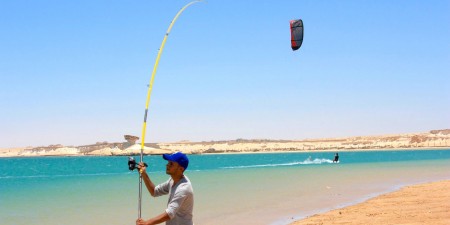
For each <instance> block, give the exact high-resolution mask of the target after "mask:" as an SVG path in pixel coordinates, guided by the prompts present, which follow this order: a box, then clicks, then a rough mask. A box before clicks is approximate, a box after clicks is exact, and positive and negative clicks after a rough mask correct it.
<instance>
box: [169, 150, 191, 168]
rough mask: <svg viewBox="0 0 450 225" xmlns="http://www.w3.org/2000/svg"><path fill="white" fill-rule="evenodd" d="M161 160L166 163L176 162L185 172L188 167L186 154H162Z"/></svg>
mask: <svg viewBox="0 0 450 225" xmlns="http://www.w3.org/2000/svg"><path fill="white" fill-rule="evenodd" d="M163 158H164V159H165V160H167V161H172V162H177V163H178V164H179V165H180V166H181V167H183V168H184V170H186V169H187V168H188V165H189V159H188V157H187V156H186V154H183V153H182V152H175V153H173V154H163Z"/></svg>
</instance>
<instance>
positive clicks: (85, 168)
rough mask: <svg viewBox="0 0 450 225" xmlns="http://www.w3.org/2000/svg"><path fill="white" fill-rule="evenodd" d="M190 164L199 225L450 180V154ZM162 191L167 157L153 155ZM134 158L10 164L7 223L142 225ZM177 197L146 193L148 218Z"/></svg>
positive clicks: (2, 164) (5, 174)
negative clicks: (131, 168) (131, 160)
mask: <svg viewBox="0 0 450 225" xmlns="http://www.w3.org/2000/svg"><path fill="white" fill-rule="evenodd" d="M339 155H340V162H339V163H333V162H332V159H333V157H334V152H316V153H314V152H302V153H267V154H266V153H255V154H214V155H190V156H189V159H190V165H189V168H188V170H187V171H186V175H187V176H188V177H189V178H190V180H191V181H192V183H193V187H194V193H195V205H194V222H195V224H196V225H203V224H211V225H221V224H223V225H230V224H245V225H248V224H250V225H251V224H277V225H278V224H288V223H290V222H292V221H294V220H297V219H301V218H304V217H305V216H308V215H312V214H315V213H319V212H324V211H328V210H330V209H335V208H339V207H343V206H347V205H351V204H355V203H358V202H362V201H364V200H366V199H368V198H371V197H374V196H377V195H379V194H382V193H386V192H389V191H393V190H396V189H398V188H400V187H403V186H405V185H412V184H417V183H423V182H430V181H438V180H448V179H450V149H445V150H407V151H406V150H405V151H352V152H339ZM144 161H145V162H146V163H148V164H149V169H148V171H149V174H150V176H151V178H152V179H153V181H154V183H160V182H163V181H165V180H167V179H168V176H167V175H166V174H165V172H164V171H165V164H166V161H165V160H163V159H162V157H161V156H145V157H144ZM127 162H128V157H125V156H117V157H93V156H89V157H87V156H83V157H31V158H0V224H2V225H21V224H45V225H60V224H66V225H91V224H92V225H95V224H113V225H125V224H129V225H131V224H135V221H136V218H137V209H138V206H137V204H138V181H139V178H138V174H137V172H136V171H129V170H128V165H127ZM166 204H167V196H162V197H159V198H152V197H150V195H149V194H148V192H146V189H145V186H144V193H143V206H142V216H143V217H144V218H150V217H153V216H155V215H158V214H160V213H162V212H163V211H164V209H165V206H166Z"/></svg>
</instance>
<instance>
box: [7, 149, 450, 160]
mask: <svg viewBox="0 0 450 225" xmlns="http://www.w3.org/2000/svg"><path fill="white" fill-rule="evenodd" d="M435 150H450V147H418V148H386V149H381V148H378V149H377V148H372V149H336V150H330V149H325V150H292V151H239V152H238V151H230V152H214V153H187V154H188V155H243V154H278V153H283V154H284V153H320V152H324V153H336V152H337V153H341V152H388V151H435ZM151 155H162V154H144V155H143V156H151ZM124 156H125V157H130V156H131V157H134V156H140V155H139V154H120V155H108V154H104V155H96V154H58V155H50V154H49V155H46V154H42V155H9V156H8V155H6V156H5V155H1V154H0V158H35V157H124Z"/></svg>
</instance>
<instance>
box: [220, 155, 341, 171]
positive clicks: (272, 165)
mask: <svg viewBox="0 0 450 225" xmlns="http://www.w3.org/2000/svg"><path fill="white" fill-rule="evenodd" d="M325 163H333V160H330V159H318V158H316V159H314V160H311V158H308V159H306V160H304V161H301V162H290V163H275V164H261V165H248V166H227V167H221V169H242V168H258V167H277V166H296V165H310V164H325Z"/></svg>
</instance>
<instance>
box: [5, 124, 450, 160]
mask: <svg viewBox="0 0 450 225" xmlns="http://www.w3.org/2000/svg"><path fill="white" fill-rule="evenodd" d="M124 137H125V140H126V141H125V142H116V143H108V142H98V143H96V144H91V145H83V146H63V145H49V146H40V147H24V148H3V149H0V157H26V156H80V155H105V156H112V155H137V154H139V153H140V145H139V144H136V141H137V140H138V139H139V138H138V137H135V136H131V135H125V136H124ZM447 147H449V148H450V129H443V130H432V131H429V132H423V133H408V134H394V135H381V136H357V137H346V138H326V139H304V140H269V139H251V140H247V139H236V140H226V141H208V142H207V141H203V142H190V141H180V142H172V143H148V144H145V146H144V154H164V153H170V152H176V151H183V152H185V153H189V154H206V153H244V152H277V151H335V150H339V151H344V150H349V151H351V150H368V149H418V148H429V149H431V148H447Z"/></svg>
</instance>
